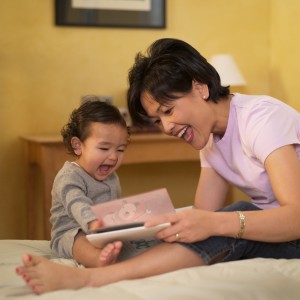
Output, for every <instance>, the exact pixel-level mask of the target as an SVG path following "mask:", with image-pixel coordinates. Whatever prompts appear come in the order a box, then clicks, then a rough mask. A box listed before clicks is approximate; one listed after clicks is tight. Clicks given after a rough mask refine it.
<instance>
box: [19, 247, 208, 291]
mask: <svg viewBox="0 0 300 300" xmlns="http://www.w3.org/2000/svg"><path fill="white" fill-rule="evenodd" d="M203 264H204V263H203V260H202V259H201V257H200V256H199V255H198V254H196V253H195V252H193V251H192V250H190V249H188V248H186V247H184V246H182V245H180V244H177V243H173V244H169V243H162V244H159V245H158V246H155V247H153V248H151V249H150V250H148V251H146V252H144V253H142V254H140V255H137V256H135V257H133V258H131V259H128V260H125V261H122V262H120V263H115V264H112V265H108V266H105V267H101V268H90V269H85V268H74V267H67V266H63V265H60V264H57V263H53V262H51V261H49V260H48V259H46V258H43V257H39V256H30V255H24V256H23V266H21V267H19V268H18V269H17V273H18V274H19V275H20V276H22V277H23V278H24V280H25V281H26V283H27V284H28V285H29V286H30V287H31V289H32V290H33V292H35V293H36V294H42V293H45V292H49V291H53V290H59V289H79V288H82V287H87V286H91V287H100V286H103V285H106V284H109V283H113V282H117V281H120V280H125V279H137V278H145V277H149V276H153V275H158V274H162V273H166V272H171V271H174V270H178V269H182V268H188V267H194V266H200V265H203Z"/></svg>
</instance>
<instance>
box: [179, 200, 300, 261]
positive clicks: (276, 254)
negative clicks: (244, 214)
mask: <svg viewBox="0 0 300 300" xmlns="http://www.w3.org/2000/svg"><path fill="white" fill-rule="evenodd" d="M259 209H260V208H258V207H257V206H255V205H253V204H251V203H250V202H245V201H240V202H236V203H233V204H231V205H229V206H226V207H224V208H223V209H221V210H220V211H239V210H240V211H247V210H248V211H249V210H259ZM180 244H182V245H184V246H185V247H188V248H190V249H191V250H193V251H195V252H197V253H198V254H199V255H200V256H201V258H202V259H203V260H204V262H205V263H206V264H212V263H214V262H227V261H234V260H242V259H249V258H258V257H261V258H287V259H292V258H300V239H299V240H295V241H290V242H284V243H265V242H257V241H250V240H244V239H235V238H230V237H211V238H208V239H207V240H204V241H199V242H195V243H180Z"/></svg>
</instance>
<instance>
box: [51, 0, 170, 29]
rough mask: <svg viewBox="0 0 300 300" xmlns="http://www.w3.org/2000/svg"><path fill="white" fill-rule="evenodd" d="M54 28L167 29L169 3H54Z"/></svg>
mask: <svg viewBox="0 0 300 300" xmlns="http://www.w3.org/2000/svg"><path fill="white" fill-rule="evenodd" d="M55 24H56V25H58V26H89V27H119V28H149V29H150V28H152V29H155V28H158V29H159V28H166V0H122V1H120V0H119V1H116V0H55Z"/></svg>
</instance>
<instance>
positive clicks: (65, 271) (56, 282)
mask: <svg viewBox="0 0 300 300" xmlns="http://www.w3.org/2000/svg"><path fill="white" fill-rule="evenodd" d="M22 261H23V266H20V267H18V268H17V274H18V275H20V276H22V277H23V279H24V281H25V282H26V284H27V285H28V286H29V287H30V288H31V289H32V291H33V292H34V293H35V294H42V293H45V292H49V291H54V290H59V289H79V288H82V287H84V286H89V274H90V272H89V269H82V268H79V269H77V268H73V267H69V266H63V265H60V264H57V263H54V262H51V261H50V260H48V259H46V258H44V257H40V256H31V255H28V254H26V255H23V257H22Z"/></svg>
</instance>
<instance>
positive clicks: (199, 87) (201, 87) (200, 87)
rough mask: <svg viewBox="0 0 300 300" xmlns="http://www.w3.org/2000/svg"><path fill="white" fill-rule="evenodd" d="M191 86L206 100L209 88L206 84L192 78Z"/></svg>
mask: <svg viewBox="0 0 300 300" xmlns="http://www.w3.org/2000/svg"><path fill="white" fill-rule="evenodd" d="M193 88H194V89H195V90H196V91H198V92H199V94H200V96H201V98H202V99H204V100H208V98H209V89H208V85H207V84H204V83H200V82H198V81H195V80H193Z"/></svg>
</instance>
